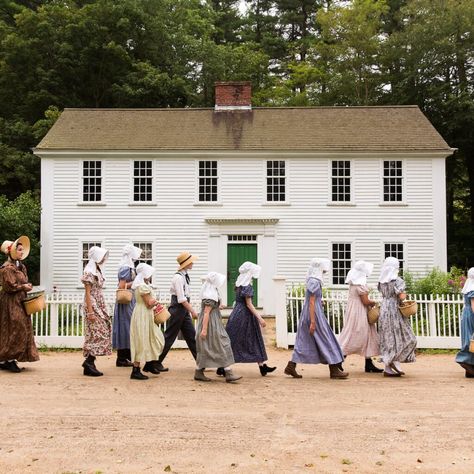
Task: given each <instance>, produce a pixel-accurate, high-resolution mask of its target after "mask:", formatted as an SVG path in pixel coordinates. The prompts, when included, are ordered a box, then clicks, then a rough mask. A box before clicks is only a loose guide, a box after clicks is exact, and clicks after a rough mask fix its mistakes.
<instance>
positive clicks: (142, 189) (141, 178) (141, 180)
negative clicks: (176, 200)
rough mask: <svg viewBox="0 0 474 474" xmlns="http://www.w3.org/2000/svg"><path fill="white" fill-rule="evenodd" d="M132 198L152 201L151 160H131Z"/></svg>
mask: <svg viewBox="0 0 474 474" xmlns="http://www.w3.org/2000/svg"><path fill="white" fill-rule="evenodd" d="M133 200H134V201H135V202H150V201H153V161H148V160H147V161H134V162H133Z"/></svg>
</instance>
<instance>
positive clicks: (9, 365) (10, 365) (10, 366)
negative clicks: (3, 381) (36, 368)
mask: <svg viewBox="0 0 474 474" xmlns="http://www.w3.org/2000/svg"><path fill="white" fill-rule="evenodd" d="M5 370H8V371H9V372H13V373H15V374H18V373H20V372H21V371H22V369H21V368H20V367H18V364H17V363H16V360H12V361H10V362H8V361H7V362H5Z"/></svg>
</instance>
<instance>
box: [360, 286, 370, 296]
mask: <svg viewBox="0 0 474 474" xmlns="http://www.w3.org/2000/svg"><path fill="white" fill-rule="evenodd" d="M357 294H358V295H359V296H362V295H368V294H369V289H368V288H367V286H366V285H357Z"/></svg>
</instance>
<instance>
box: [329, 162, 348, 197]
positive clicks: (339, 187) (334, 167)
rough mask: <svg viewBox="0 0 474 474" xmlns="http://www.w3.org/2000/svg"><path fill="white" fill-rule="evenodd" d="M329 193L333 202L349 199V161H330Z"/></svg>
mask: <svg viewBox="0 0 474 474" xmlns="http://www.w3.org/2000/svg"><path fill="white" fill-rule="evenodd" d="M331 195H332V201H333V202H349V201H350V200H351V162H350V161H348V160H344V161H332V162H331Z"/></svg>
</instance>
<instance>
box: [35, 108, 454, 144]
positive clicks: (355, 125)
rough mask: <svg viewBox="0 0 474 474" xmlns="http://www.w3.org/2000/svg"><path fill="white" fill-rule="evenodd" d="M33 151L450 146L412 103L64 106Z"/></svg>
mask: <svg viewBox="0 0 474 474" xmlns="http://www.w3.org/2000/svg"><path fill="white" fill-rule="evenodd" d="M36 150H37V151H38V152H41V150H157V151H165V150H170V151H171V150H178V151H179V150H183V151H190V150H242V151H249V150H257V151H265V150H268V151H271V150H273V151H278V150H282V151H283V150H285V151H289V150H290V151H446V152H450V151H452V149H451V148H450V147H449V145H448V144H447V143H446V142H445V141H444V139H443V138H442V137H441V135H440V134H439V133H438V132H437V131H436V129H435V128H434V127H433V125H431V123H430V122H429V120H428V119H427V118H426V117H425V116H424V115H423V113H422V112H421V110H420V109H419V108H418V107H417V106H386V107H378V106H377V107H288V108H286V107H282V108H280V107H279V108H276V107H275V108H254V109H252V110H250V111H244V110H239V111H237V110H234V111H217V112H216V111H214V109H65V110H64V112H63V113H62V114H61V116H60V117H59V119H58V120H57V122H56V123H55V124H54V126H53V127H52V128H51V130H50V131H49V132H48V133H47V135H46V136H45V137H44V138H43V140H42V141H41V143H40V144H39V145H38V147H37V148H36Z"/></svg>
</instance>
